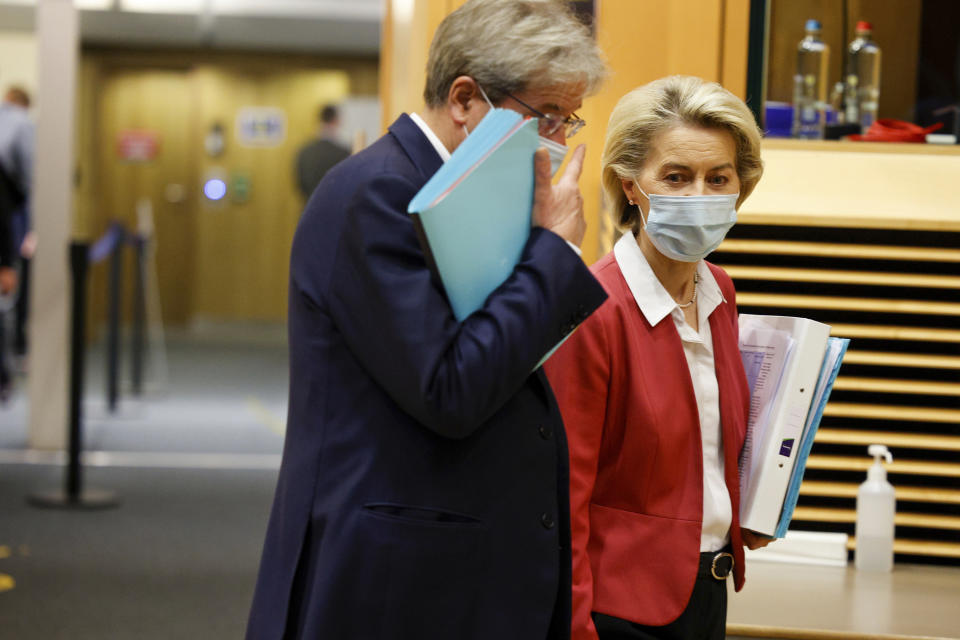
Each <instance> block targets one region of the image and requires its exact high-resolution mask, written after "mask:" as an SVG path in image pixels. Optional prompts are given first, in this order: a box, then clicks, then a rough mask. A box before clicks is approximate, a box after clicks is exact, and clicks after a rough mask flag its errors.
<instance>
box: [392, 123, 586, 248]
mask: <svg viewBox="0 0 960 640" xmlns="http://www.w3.org/2000/svg"><path fill="white" fill-rule="evenodd" d="M410 119H411V120H413V122H414V124H416V125H417V126H418V127H420V130H421V131H423V135H425V136H427V140H429V141H430V144H431V145H433V148H434V149H436V150H437V153H438V154H439V155H440V159H441V160H443V161H444V162H446V161H447V160H449V159H450V151H449V150H448V149H447V147H446V146H444V144H443V143H442V142H441V141H440V138H438V137H437V134H435V133H434V132H433V129H431V128H430V125H428V124H427V123H426V122H425V121H424V119H423V118H421V117H420V116H419V114H416V113H411V114H410ZM565 242H566V243H567V246H568V247H570V248H571V249H573V250H574V252H576V254H577V255H578V256H582V255H583V252H582V251H581V250H580V247H578V246H577V245H575V244H573V243H572V242H570V241H569V240H566V241H565Z"/></svg>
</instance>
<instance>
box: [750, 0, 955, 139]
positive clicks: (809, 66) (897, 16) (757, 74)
mask: <svg viewBox="0 0 960 640" xmlns="http://www.w3.org/2000/svg"><path fill="white" fill-rule="evenodd" d="M754 5H755V6H754V8H753V14H754V15H753V23H754V25H755V26H756V25H758V24H759V25H763V28H756V29H755V30H754V31H753V32H752V34H751V61H752V64H751V70H750V74H751V76H752V78H753V80H754V82H753V83H751V89H752V93H753V94H754V95H757V94H759V95H762V96H763V97H764V100H763V107H762V109H756V108H757V107H758V105H756V104H755V105H754V107H755V109H756V110H758V111H759V112H760V114H761V116H762V118H763V122H764V129H765V130H766V131H767V135H768V136H770V137H777V136H780V137H812V138H828V139H837V138H841V137H845V136H849V135H851V134H853V135H854V138H856V136H857V135H858V134H864V136H865V139H877V140H881V141H883V140H886V141H895V140H898V139H900V138H903V137H904V136H905V135H906V134H910V135H911V136H912V138H914V139H915V140H913V141H919V142H922V141H924V139H925V135H926V133H929V132H933V131H934V130H936V133H938V134H954V135H956V134H960V130H958V129H960V117H958V115H957V112H958V109H960V107H958V103H960V2H956V0H920V1H917V0H886V1H885V2H876V1H872V0H766V2H763V1H759V2H757V1H755V2H754ZM761 52H762V53H761ZM877 119H880V120H881V121H882V122H880V123H878V124H874V121H875V120H877ZM889 120H896V121H898V122H896V123H890V122H889ZM954 141H955V140H954Z"/></svg>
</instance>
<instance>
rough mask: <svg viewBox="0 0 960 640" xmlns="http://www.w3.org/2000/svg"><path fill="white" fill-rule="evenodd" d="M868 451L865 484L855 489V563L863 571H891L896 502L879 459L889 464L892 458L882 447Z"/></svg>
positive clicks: (873, 447)
mask: <svg viewBox="0 0 960 640" xmlns="http://www.w3.org/2000/svg"><path fill="white" fill-rule="evenodd" d="M867 452H868V453H869V454H870V455H871V456H873V465H871V467H870V468H869V469H868V470H867V479H866V481H865V482H864V483H863V484H861V485H860V488H859V490H857V525H856V533H855V535H856V539H857V546H856V550H855V551H854V563H855V564H856V567H857V569H860V570H863V571H890V570H891V569H892V568H893V532H894V522H893V517H894V515H895V513H896V510H897V502H896V498H895V497H894V493H893V486H892V485H891V484H890V483H889V482H887V470H886V469H885V468H884V467H883V463H882V462H881V459H886V461H887V462H892V461H893V456H891V455H890V451H888V450H887V448H886V447H885V446H883V445H882V444H872V445H870V446H869V447H867Z"/></svg>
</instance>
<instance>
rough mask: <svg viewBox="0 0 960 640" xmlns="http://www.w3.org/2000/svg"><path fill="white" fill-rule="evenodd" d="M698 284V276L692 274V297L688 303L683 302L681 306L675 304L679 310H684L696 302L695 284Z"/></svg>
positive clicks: (697, 274)
mask: <svg viewBox="0 0 960 640" xmlns="http://www.w3.org/2000/svg"><path fill="white" fill-rule="evenodd" d="M698 282H700V274H699V273H694V274H693V297H692V298H690V301H689V302H684V303H683V304H680V303H679V302H678V303H677V306H678V307H680V308H681V309H686V308H687V307H689V306H690V305H692V304H693V303H694V302H696V301H697V283H698Z"/></svg>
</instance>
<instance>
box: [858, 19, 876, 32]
mask: <svg viewBox="0 0 960 640" xmlns="http://www.w3.org/2000/svg"><path fill="white" fill-rule="evenodd" d="M857 31H858V32H860V31H873V25H872V24H870V23H869V22H867V21H866V20H861V21H860V22H858V23H857Z"/></svg>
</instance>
